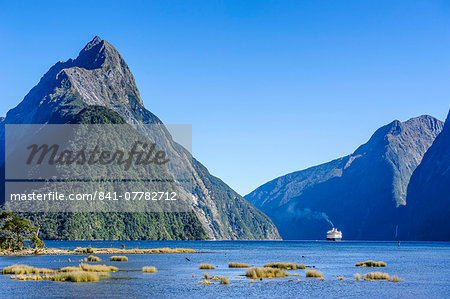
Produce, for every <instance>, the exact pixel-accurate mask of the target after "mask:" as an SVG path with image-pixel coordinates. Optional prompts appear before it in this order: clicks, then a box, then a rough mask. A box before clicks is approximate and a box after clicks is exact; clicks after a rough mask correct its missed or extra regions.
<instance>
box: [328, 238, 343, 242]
mask: <svg viewBox="0 0 450 299" xmlns="http://www.w3.org/2000/svg"><path fill="white" fill-rule="evenodd" d="M341 239H342V238H327V241H340V240H341Z"/></svg>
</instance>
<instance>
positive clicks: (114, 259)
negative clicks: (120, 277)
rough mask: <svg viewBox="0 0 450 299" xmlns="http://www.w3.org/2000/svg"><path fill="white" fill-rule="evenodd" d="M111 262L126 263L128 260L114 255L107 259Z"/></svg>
mask: <svg viewBox="0 0 450 299" xmlns="http://www.w3.org/2000/svg"><path fill="white" fill-rule="evenodd" d="M109 260H110V261H111V262H128V258H127V257H126V256H123V255H120V256H119V255H115V256H112V257H111V258H110V259H109Z"/></svg>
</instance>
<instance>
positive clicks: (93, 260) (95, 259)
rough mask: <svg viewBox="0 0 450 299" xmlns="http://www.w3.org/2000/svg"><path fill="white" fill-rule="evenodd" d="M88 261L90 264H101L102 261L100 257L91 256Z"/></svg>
mask: <svg viewBox="0 0 450 299" xmlns="http://www.w3.org/2000/svg"><path fill="white" fill-rule="evenodd" d="M87 261H88V262H101V261H102V260H101V259H100V258H99V257H98V256H95V255H90V256H88V258H87Z"/></svg>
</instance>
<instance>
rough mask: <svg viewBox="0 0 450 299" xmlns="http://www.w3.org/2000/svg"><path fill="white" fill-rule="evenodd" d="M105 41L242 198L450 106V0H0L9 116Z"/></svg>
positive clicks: (2, 90)
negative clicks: (188, 127)
mask: <svg viewBox="0 0 450 299" xmlns="http://www.w3.org/2000/svg"><path fill="white" fill-rule="evenodd" d="M95 35H99V36H101V37H102V38H103V39H106V40H107V41H109V42H110V43H111V44H113V45H114V46H115V47H116V48H117V49H118V50H119V51H120V52H121V54H122V55H123V56H124V58H125V60H126V61H127V63H128V64H129V66H130V68H131V70H132V72H133V73H134V75H135V78H136V81H137V84H138V87H139V89H140V91H141V96H142V98H143V100H144V103H145V105H146V107H147V108H148V109H149V110H150V111H152V112H154V113H155V114H156V115H158V116H159V117H160V118H161V119H162V120H163V121H164V122H165V123H190V124H192V125H193V152H194V155H195V156H196V157H197V158H198V159H199V160H200V161H201V162H203V163H204V164H205V165H206V166H207V167H208V168H209V170H210V171H211V172H212V173H213V174H214V175H216V176H218V177H220V178H222V179H223V180H224V181H225V182H226V183H228V184H229V185H230V186H231V187H233V188H234V189H235V190H236V191H238V192H239V193H241V194H242V195H245V194H247V193H248V192H250V191H252V190H253V189H254V188H256V187H258V186H259V185H261V184H263V183H265V182H267V181H268V180H270V179H273V178H275V177H277V176H280V175H283V174H286V173H288V172H292V171H295V170H300V169H303V168H306V167H309V166H313V165H316V164H319V163H322V162H326V161H329V160H331V159H334V158H337V157H340V156H343V155H346V154H349V153H351V152H352V151H353V150H355V149H356V147H357V146H359V145H360V144H362V143H364V142H366V141H367V140H368V138H369V137H370V135H371V134H372V133H373V132H374V131H375V130H376V129H377V128H378V127H380V126H382V125H384V124H386V123H389V122H391V121H392V120H394V119H399V120H407V119H408V118H410V117H414V116H418V115H421V114H430V115H433V116H435V117H437V118H439V119H441V120H443V119H444V118H445V116H446V115H447V113H448V109H449V108H450V1H445V0H443V1H430V0H428V1H391V0H387V1H350V0H342V1H336V0H330V1H209V0H208V1H123V2H119V1H105V2H96V3H95V4H91V1H85V2H84V1H73V2H72V1H63V2H61V1H55V2H51V1H46V2H45V3H43V2H34V1H33V2H31V1H30V2H29V3H26V2H24V3H22V4H19V3H15V1H1V0H0V65H1V73H0V95H1V106H0V115H5V114H6V112H7V111H8V110H9V109H10V108H12V107H14V106H15V105H17V104H18V103H19V101H21V100H22V99H23V97H24V95H25V94H26V93H27V92H28V91H29V90H30V89H31V88H32V87H33V86H34V85H35V84H36V83H37V82H38V81H39V79H40V77H41V76H42V75H43V74H44V73H45V72H46V71H47V70H48V68H49V67H51V66H52V65H53V64H54V63H56V62H57V61H58V60H67V59H68V58H75V57H76V56H77V54H78V52H79V51H80V50H81V48H82V47H83V46H84V45H85V44H86V43H87V42H88V41H89V40H91V39H92V38H93V37H94V36H95Z"/></svg>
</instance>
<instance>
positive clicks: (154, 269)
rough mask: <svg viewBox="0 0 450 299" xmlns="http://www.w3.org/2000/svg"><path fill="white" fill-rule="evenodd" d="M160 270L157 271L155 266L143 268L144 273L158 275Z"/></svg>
mask: <svg viewBox="0 0 450 299" xmlns="http://www.w3.org/2000/svg"><path fill="white" fill-rule="evenodd" d="M157 271H158V270H157V269H156V267H153V266H146V267H143V268H142V272H145V273H156V272H157Z"/></svg>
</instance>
